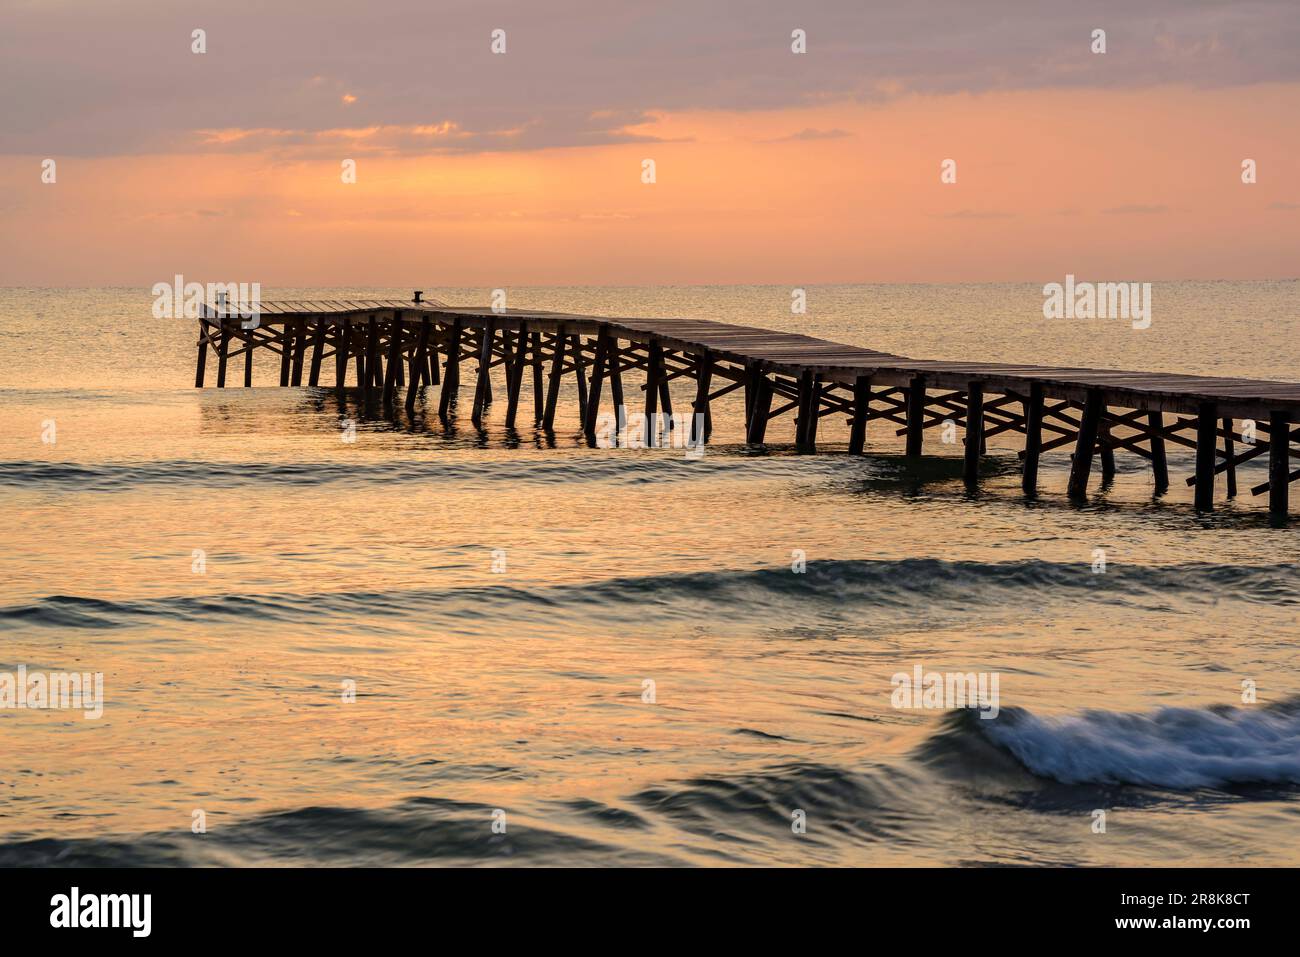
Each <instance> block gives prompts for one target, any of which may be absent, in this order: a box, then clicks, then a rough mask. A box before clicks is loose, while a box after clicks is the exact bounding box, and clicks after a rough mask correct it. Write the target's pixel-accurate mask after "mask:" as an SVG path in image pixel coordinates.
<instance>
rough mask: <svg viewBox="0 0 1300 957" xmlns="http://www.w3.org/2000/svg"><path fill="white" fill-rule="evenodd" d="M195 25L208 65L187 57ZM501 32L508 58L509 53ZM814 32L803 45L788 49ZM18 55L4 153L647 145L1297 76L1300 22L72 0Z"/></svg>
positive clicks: (766, 0)
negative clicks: (372, 134) (812, 119)
mask: <svg viewBox="0 0 1300 957" xmlns="http://www.w3.org/2000/svg"><path fill="white" fill-rule="evenodd" d="M1099 24H1103V25H1104V26H1105V28H1106V30H1107V52H1106V53H1105V54H1101V55H1098V54H1093V53H1091V52H1090V50H1089V44H1090V37H1091V31H1092V30H1093V28H1095V27H1096V26H1098V25H1099ZM196 25H200V26H202V28H203V29H205V30H206V31H207V51H208V52H207V53H206V54H194V53H192V52H191V50H190V42H191V41H190V33H191V31H192V30H193V29H194V28H195V26H196ZM496 27H501V28H502V29H505V30H506V32H507V39H508V43H507V49H508V52H507V53H505V54H501V55H496V54H493V53H492V52H491V38H490V34H491V30H492V29H494V28H496ZM795 27H798V28H801V29H804V30H806V31H807V37H808V50H807V52H806V53H803V54H794V53H792V52H791V49H790V33H791V30H792V29H793V28H795ZM0 62H3V63H4V64H5V74H6V80H5V83H4V84H3V86H2V87H0V116H4V117H5V122H4V124H3V125H0V153H21V154H28V155H32V154H38V155H42V156H49V155H125V154H135V153H143V152H172V151H175V150H177V149H178V148H190V149H217V148H232V147H230V145H229V144H220V143H206V144H205V143H204V142H203V141H202V140H201V139H199V138H197V137H195V136H194V131H196V130H285V131H297V132H300V133H302V134H303V135H304V136H307V137H309V138H310V137H314V136H321V135H330V134H331V131H333V130H334V129H335V127H337V125H338V116H339V110H340V104H341V103H343V102H344V98H345V97H355V101H354V102H350V103H348V104H347V106H346V108H347V111H348V113H347V115H348V117H349V121H350V124H352V125H355V126H357V127H359V128H371V127H373V128H377V129H381V130H401V129H414V128H419V127H423V126H426V125H431V124H440V123H453V124H455V127H456V129H457V130H458V131H460V136H459V137H456V138H449V139H444V140H441V141H438V140H434V139H430V138H427V137H424V138H421V137H420V136H418V135H413V136H410V137H409V138H408V139H407V141H406V142H404V143H402V144H401V145H400V146H398V147H396V148H402V149H410V150H416V149H420V148H427V149H429V150H434V151H436V150H439V149H453V150H465V151H474V150H510V149H547V148H552V147H557V146H585V145H602V144H609V143H619V142H629V141H635V140H637V139H639V138H644V137H645V136H647V135H651V134H648V133H647V132H646V131H644V130H637V129H635V127H637V126H639V125H642V124H645V123H649V122H652V118H653V117H654V116H655V115H657V114H662V113H672V112H681V111H687V110H733V111H736V110H763V109H780V108H793V107H800V106H806V105H810V104H812V105H815V104H824V103H827V102H836V101H859V102H861V101H866V102H876V101H886V100H889V99H891V98H894V97H898V96H903V95H907V94H950V93H957V92H973V93H979V92H986V91H997V90H1020V89H1041V88H1057V87H1091V88H1105V89H1134V88H1140V87H1148V86H1155V85H1164V84H1184V85H1191V86H1196V87H1223V86H1236V85H1242V84H1252V83H1263V82H1295V81H1297V80H1300V18H1298V17H1296V16H1295V7H1294V0H1254V2H1250V3H1237V2H1231V0H1203V2H1198V3H1187V2H1185V0H1149V2H1147V3H1144V4H1142V5H1141V9H1136V8H1135V5H1132V4H1130V3H1127V2H1120V0H1102V2H1100V3H1095V4H1087V5H1085V4H1079V3H1077V0H1041V2H1039V3H1036V4H1034V5H1033V6H1032V8H1029V7H1026V6H1025V5H1024V4H1023V2H1021V0H986V2H982V3H978V4H976V3H971V2H969V0H914V2H910V3H907V4H897V5H893V4H884V3H879V4H865V3H862V2H861V0H814V2H810V3H809V4H806V5H799V6H794V7H792V6H791V5H790V4H789V3H788V2H786V0H749V2H747V3H745V5H744V16H743V17H741V16H737V15H736V8H735V6H734V5H732V4H702V3H700V2H699V0H657V2H656V3H655V4H653V5H646V4H641V3H633V2H630V0H629V2H620V3H611V2H609V0H554V2H551V3H547V4H538V3H536V2H534V0H500V2H492V3H457V4H434V3H429V2H428V0H368V2H366V3H357V2H355V0H282V2H278V3H274V4H268V3H266V2H265V0H191V2H189V3H186V4H184V5H172V4H165V3H160V2H138V3H133V4H105V3H102V2H101V0H66V2H62V3H58V4H36V3H31V2H28V3H24V4H14V3H10V4H8V5H6V7H5V10H4V12H3V13H0ZM798 135H801V134H796V136H798ZM282 142H288V141H287V140H284V141H282Z"/></svg>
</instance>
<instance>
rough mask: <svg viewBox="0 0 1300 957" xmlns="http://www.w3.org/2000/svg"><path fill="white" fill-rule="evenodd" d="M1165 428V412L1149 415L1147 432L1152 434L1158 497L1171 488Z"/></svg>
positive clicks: (1152, 458) (1153, 464)
mask: <svg viewBox="0 0 1300 957" xmlns="http://www.w3.org/2000/svg"><path fill="white" fill-rule="evenodd" d="M1164 427H1165V414H1164V413H1163V412H1148V413H1147V430H1148V431H1149V432H1150V433H1151V477H1152V479H1153V480H1154V481H1155V486H1156V494H1157V495H1159V494H1160V493H1161V492H1164V491H1165V490H1166V489H1168V488H1169V460H1168V459H1167V458H1166V457H1165V434H1164Z"/></svg>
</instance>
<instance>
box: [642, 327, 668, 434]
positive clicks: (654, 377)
mask: <svg viewBox="0 0 1300 957" xmlns="http://www.w3.org/2000/svg"><path fill="white" fill-rule="evenodd" d="M647 352H648V353H649V358H648V359H647V361H646V369H645V444H646V446H647V447H649V448H658V447H659V380H660V378H662V376H663V369H664V350H663V347H662V346H660V345H659V343H658V341H656V340H653V339H652V340H651V341H650V345H649V346H648V347H647Z"/></svg>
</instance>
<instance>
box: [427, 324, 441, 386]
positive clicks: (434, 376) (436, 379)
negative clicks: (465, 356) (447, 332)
mask: <svg viewBox="0 0 1300 957" xmlns="http://www.w3.org/2000/svg"><path fill="white" fill-rule="evenodd" d="M441 339H442V327H441V326H440V325H438V323H437V322H434V323H433V324H432V325H431V326H430V328H429V385H439V384H440V383H441V382H442V360H441V356H439V354H438V343H439V341H440V340H441Z"/></svg>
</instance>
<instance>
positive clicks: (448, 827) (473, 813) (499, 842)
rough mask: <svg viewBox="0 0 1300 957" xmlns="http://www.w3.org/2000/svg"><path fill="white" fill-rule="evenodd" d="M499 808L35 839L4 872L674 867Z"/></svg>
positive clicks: (345, 814) (406, 807)
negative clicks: (497, 815)
mask: <svg viewBox="0 0 1300 957" xmlns="http://www.w3.org/2000/svg"><path fill="white" fill-rule="evenodd" d="M493 810H494V809H493V808H491V807H490V806H488V805H479V804H470V803H465V802H459V801H451V800H447V799H442V798H431V797H416V798H411V799H409V800H406V801H403V802H401V803H399V804H397V805H394V806H392V807H385V808H347V807H332V806H331V807H303V808H296V809H294V810H289V811H283V812H275V813H270V814H261V815H257V816H254V817H250V818H246V819H244V820H237V821H233V822H230V823H225V822H222V821H220V820H219V819H209V821H208V831H207V833H204V834H191V833H189V831H188V830H185V831H181V832H179V833H177V832H175V831H172V832H152V833H147V834H141V835H116V836H109V837H103V838H67V839H64V838H49V837H45V838H37V839H32V840H16V841H9V842H5V843H0V867H176V866H191V867H195V866H198V867H202V866H243V867H257V866H272V865H275V866H288V867H293V866H304V865H312V866H317V865H326V866H334V867H411V866H420V865H465V864H510V863H518V864H528V865H531V866H564V865H581V864H591V863H596V862H599V863H600V864H612V865H616V866H619V865H647V864H649V865H655V864H659V865H662V864H669V863H674V861H673V859H672V858H671V857H669V856H668V855H666V854H654V853H648V852H642V851H634V850H630V849H627V848H622V847H618V846H615V845H611V844H605V843H602V842H600V841H596V840H592V839H591V838H588V837H585V836H580V835H576V834H570V833H568V832H566V831H564V830H561V829H558V828H554V827H542V826H539V825H538V824H537V823H536V822H535V821H534V820H531V819H530V818H529V817H527V816H526V815H513V814H512V815H509V816H508V817H507V819H506V831H505V833H494V832H493V829H492V823H493Z"/></svg>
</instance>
